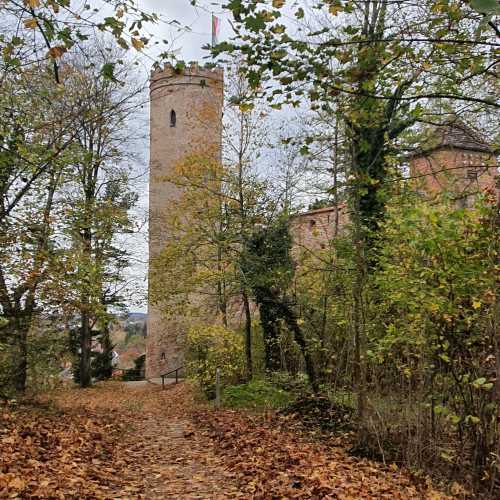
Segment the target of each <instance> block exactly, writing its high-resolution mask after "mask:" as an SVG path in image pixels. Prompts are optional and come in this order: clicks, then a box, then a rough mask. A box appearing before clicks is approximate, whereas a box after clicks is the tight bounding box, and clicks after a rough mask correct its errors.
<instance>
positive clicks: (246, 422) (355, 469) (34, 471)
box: [0, 382, 446, 500]
mask: <svg viewBox="0 0 500 500" xmlns="http://www.w3.org/2000/svg"><path fill="white" fill-rule="evenodd" d="M0 416H1V418H0V497H1V498H43V499H46V498H54V499H79V500H80V499H144V498H147V499H182V500H185V499H186V500H190V499H237V498H243V499H252V498H265V499H274V498H276V499H278V498H279V499H282V498H289V499H292V498H301V499H322V498H325V499H328V498H343V499H359V498H394V499H398V498H401V499H403V498H404V499H412V498H422V497H423V496H424V495H423V493H422V492H421V491H420V492H419V491H418V490H417V488H416V486H415V485H413V484H412V483H411V481H410V479H409V477H408V476H407V475H405V474H404V473H403V472H400V471H398V470H397V469H396V470H393V469H391V468H390V467H383V466H382V465H380V464H375V463H374V462H370V461H368V460H360V459H355V458H353V457H350V456H348V455H347V454H346V452H345V451H344V449H343V448H342V447H340V446H339V447H334V446H331V445H330V444H329V445H326V444H318V443H315V442H313V441H310V440H308V439H307V438H306V437H305V436H304V435H302V434H300V433H299V432H296V431H295V430H291V426H290V425H289V424H290V423H291V421H292V419H293V418H294V416H293V415H290V416H280V417H277V416H273V417H272V418H264V417H262V416H260V417H259V416H251V415H247V414H245V413H244V412H235V411H229V410H223V411H218V412H215V411H213V410H211V409H209V408H208V407H207V406H206V405H203V404H200V403H196V404H195V402H194V400H193V394H192V391H191V390H190V388H189V385H188V384H186V383H182V384H179V385H175V386H169V387H168V388H167V389H166V390H164V391H162V390H161V388H160V387H158V386H154V385H151V384H145V383H142V384H141V383H132V382H131V383H128V384H125V383H119V382H109V383H105V384H99V385H98V386H97V387H95V388H92V389H85V390H81V389H76V388H75V389H71V390H64V391H60V392H59V393H56V394H55V395H52V396H51V397H47V398H45V399H41V400H39V401H38V402H37V403H36V404H31V405H23V404H19V405H3V406H2V407H1V408H0ZM425 496H426V497H427V498H446V497H445V496H444V495H439V494H437V493H434V492H433V491H432V490H431V489H430V488H429V489H427V490H426V491H425Z"/></svg>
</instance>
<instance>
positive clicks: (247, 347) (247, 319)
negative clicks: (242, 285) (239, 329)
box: [241, 289, 253, 380]
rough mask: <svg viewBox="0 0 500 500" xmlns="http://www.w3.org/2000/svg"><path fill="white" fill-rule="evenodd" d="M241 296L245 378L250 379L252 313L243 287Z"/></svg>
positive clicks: (251, 366) (251, 368)
mask: <svg viewBox="0 0 500 500" xmlns="http://www.w3.org/2000/svg"><path fill="white" fill-rule="evenodd" d="M241 296H242V298H243V309H244V311H245V362H246V366H245V368H246V378H247V380H252V377H253V365H252V313H251V311H250V301H249V299H248V294H247V292H246V290H245V289H243V290H242V291H241Z"/></svg>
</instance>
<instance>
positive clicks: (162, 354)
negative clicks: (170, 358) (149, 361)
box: [160, 352, 165, 361]
mask: <svg viewBox="0 0 500 500" xmlns="http://www.w3.org/2000/svg"><path fill="white" fill-rule="evenodd" d="M160 359H161V360H162V361H165V353H164V352H162V353H161V356H160Z"/></svg>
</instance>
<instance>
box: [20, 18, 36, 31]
mask: <svg viewBox="0 0 500 500" xmlns="http://www.w3.org/2000/svg"><path fill="white" fill-rule="evenodd" d="M23 24H24V27H25V28H29V29H35V28H36V26H37V24H36V19H35V18H34V17H32V18H30V19H26V20H25V21H24V23H23Z"/></svg>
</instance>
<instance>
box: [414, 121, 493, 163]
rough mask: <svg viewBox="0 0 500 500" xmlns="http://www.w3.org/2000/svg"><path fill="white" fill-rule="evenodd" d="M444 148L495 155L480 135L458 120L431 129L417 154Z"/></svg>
mask: <svg viewBox="0 0 500 500" xmlns="http://www.w3.org/2000/svg"><path fill="white" fill-rule="evenodd" d="M442 148H443V149H465V150H468V151H477V152H481V153H493V150H492V148H491V146H490V145H489V144H488V142H487V141H486V139H485V138H484V137H483V136H482V135H481V134H480V133H478V132H477V131H475V130H474V129H473V128H471V127H469V126H468V125H465V123H463V122H462V121H460V120H458V119H456V120H453V121H449V122H447V123H445V124H443V125H440V126H436V127H435V128H433V129H430V130H429V135H428V136H427V138H426V139H424V140H423V141H422V144H421V145H420V147H419V148H418V149H417V151H416V152H415V154H416V155H422V154H426V153H429V152H430V151H433V150H435V149H442Z"/></svg>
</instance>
